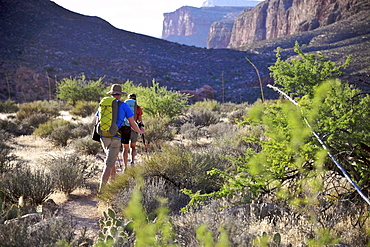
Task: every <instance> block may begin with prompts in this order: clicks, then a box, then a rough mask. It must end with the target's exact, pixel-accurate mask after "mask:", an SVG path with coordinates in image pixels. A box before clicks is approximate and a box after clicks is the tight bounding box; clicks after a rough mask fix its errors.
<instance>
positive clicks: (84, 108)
mask: <svg viewBox="0 0 370 247" xmlns="http://www.w3.org/2000/svg"><path fill="white" fill-rule="evenodd" d="M98 106H99V104H98V102H97V101H81V100H79V101H77V102H76V103H75V105H74V106H73V108H72V110H71V111H70V113H71V114H73V115H76V116H81V117H83V118H84V117H88V116H90V115H92V114H94V113H96V111H97V110H98Z"/></svg>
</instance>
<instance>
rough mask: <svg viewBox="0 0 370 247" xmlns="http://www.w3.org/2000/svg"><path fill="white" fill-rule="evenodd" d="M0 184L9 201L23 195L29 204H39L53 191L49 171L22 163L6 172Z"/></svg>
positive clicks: (16, 199)
mask: <svg viewBox="0 0 370 247" xmlns="http://www.w3.org/2000/svg"><path fill="white" fill-rule="evenodd" d="M2 186H3V190H4V192H5V194H6V197H7V198H8V199H9V200H10V202H12V203H17V202H18V199H19V198H20V197H21V196H23V198H24V200H25V201H26V202H29V203H30V204H31V205H39V204H41V203H42V202H43V201H45V199H47V198H48V196H49V195H50V194H51V193H53V190H54V180H53V179H52V176H51V174H50V173H49V172H46V171H43V170H40V169H34V170H33V169H31V168H30V167H29V166H28V165H26V164H22V165H20V166H18V167H16V168H14V169H12V170H11V171H9V172H8V173H7V176H6V177H5V178H4V181H3V183H2Z"/></svg>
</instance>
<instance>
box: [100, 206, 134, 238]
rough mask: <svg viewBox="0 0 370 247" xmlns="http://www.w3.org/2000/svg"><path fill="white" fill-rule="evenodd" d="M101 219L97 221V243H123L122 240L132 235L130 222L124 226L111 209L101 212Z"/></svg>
mask: <svg viewBox="0 0 370 247" xmlns="http://www.w3.org/2000/svg"><path fill="white" fill-rule="evenodd" d="M103 217H104V218H103V219H102V220H100V221H99V223H100V229H101V232H100V234H99V241H100V242H105V243H123V242H124V239H125V238H127V237H128V236H129V235H131V233H132V226H131V222H129V223H128V224H127V225H124V224H123V222H122V220H121V219H119V218H118V217H117V216H116V213H115V212H114V211H113V210H112V209H110V208H109V209H108V211H107V212H103Z"/></svg>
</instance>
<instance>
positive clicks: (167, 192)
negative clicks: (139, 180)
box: [105, 175, 189, 214]
mask: <svg viewBox="0 0 370 247" xmlns="http://www.w3.org/2000/svg"><path fill="white" fill-rule="evenodd" d="M123 185H125V186H123ZM135 186H136V181H135V180H134V178H133V177H132V176H125V175H122V176H119V177H118V178H117V180H116V181H115V182H114V184H113V185H111V188H110V190H111V192H112V191H115V192H114V193H112V194H111V195H109V197H110V198H113V199H112V200H110V202H111V203H112V206H113V207H114V208H115V209H116V210H117V211H118V212H120V210H122V209H123V208H125V207H127V205H128V202H129V201H130V198H131V195H132V192H133V190H134V188H135ZM141 191H142V195H143V198H142V202H141V203H142V206H143V208H144V209H145V211H146V212H148V214H152V213H154V212H155V209H157V208H158V207H159V206H160V202H159V201H158V198H166V199H167V203H166V207H168V209H169V210H170V212H171V213H175V214H176V213H178V212H179V211H180V209H181V208H183V207H184V206H186V204H187V203H188V202H189V197H188V196H186V195H184V194H183V193H181V192H180V190H179V189H178V187H177V186H175V185H174V184H172V183H169V182H168V181H166V180H165V179H163V178H161V177H152V176H148V177H145V181H144V184H143V186H142V190H141ZM105 200H106V199H105Z"/></svg>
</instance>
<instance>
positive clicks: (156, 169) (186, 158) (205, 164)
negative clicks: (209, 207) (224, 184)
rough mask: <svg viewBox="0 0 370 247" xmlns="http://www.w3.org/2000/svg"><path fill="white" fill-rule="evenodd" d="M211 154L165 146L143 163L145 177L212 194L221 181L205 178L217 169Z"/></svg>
mask: <svg viewBox="0 0 370 247" xmlns="http://www.w3.org/2000/svg"><path fill="white" fill-rule="evenodd" d="M208 151H210V150H207V151H205V150H190V149H189V148H185V147H184V146H181V145H171V146H164V147H163V148H162V150H161V151H159V152H156V153H154V154H153V155H151V156H150V157H149V158H148V159H146V160H145V161H144V166H145V173H144V174H145V175H146V176H150V177H161V178H163V179H165V180H166V181H167V182H168V183H172V184H173V185H174V186H176V187H177V188H179V189H182V188H188V189H191V190H193V191H198V190H201V191H213V190H216V189H217V188H219V185H220V182H221V180H217V179H216V177H210V176H208V175H207V171H209V170H211V169H212V168H215V167H218V168H220V169H223V164H220V163H219V161H220V160H219V158H218V155H217V154H215V153H212V152H208Z"/></svg>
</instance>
